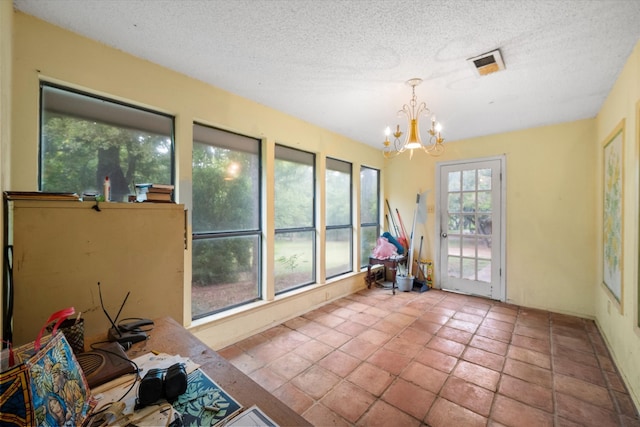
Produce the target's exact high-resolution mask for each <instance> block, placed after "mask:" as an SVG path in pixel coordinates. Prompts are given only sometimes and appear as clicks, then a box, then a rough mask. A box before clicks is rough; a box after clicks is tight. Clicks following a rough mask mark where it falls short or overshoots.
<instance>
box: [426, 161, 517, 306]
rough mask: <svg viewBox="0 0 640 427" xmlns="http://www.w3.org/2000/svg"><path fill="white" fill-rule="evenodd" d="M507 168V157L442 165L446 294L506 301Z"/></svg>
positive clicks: (442, 257) (442, 264)
mask: <svg viewBox="0 0 640 427" xmlns="http://www.w3.org/2000/svg"><path fill="white" fill-rule="evenodd" d="M503 165H504V157H501V158H491V159H482V160H466V161H461V162H455V163H444V164H440V165H438V174H439V175H438V177H439V186H438V197H439V200H438V206H439V218H438V219H439V221H437V224H436V226H438V227H439V230H438V231H439V235H440V237H439V240H440V244H439V260H440V261H439V266H440V269H439V270H440V271H439V276H440V286H441V288H442V289H444V290H449V291H454V292H461V293H465V294H471V295H478V296H484V297H488V298H491V299H496V300H502V301H504V300H505V297H506V296H505V289H504V273H505V271H504V251H503V245H504V242H503V224H502V221H503V211H504V209H503V200H502V199H503V194H504V187H503V181H502V169H503Z"/></svg>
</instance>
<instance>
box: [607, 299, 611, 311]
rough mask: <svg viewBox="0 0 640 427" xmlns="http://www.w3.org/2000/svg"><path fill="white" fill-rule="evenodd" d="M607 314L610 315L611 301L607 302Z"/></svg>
mask: <svg viewBox="0 0 640 427" xmlns="http://www.w3.org/2000/svg"><path fill="white" fill-rule="evenodd" d="M607 314H611V301H607Z"/></svg>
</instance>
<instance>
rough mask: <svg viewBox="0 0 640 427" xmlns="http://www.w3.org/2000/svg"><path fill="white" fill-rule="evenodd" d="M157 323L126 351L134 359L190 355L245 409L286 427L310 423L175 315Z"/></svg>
mask: <svg viewBox="0 0 640 427" xmlns="http://www.w3.org/2000/svg"><path fill="white" fill-rule="evenodd" d="M154 322H155V326H154V328H153V330H152V331H150V332H149V339H148V340H146V341H143V342H139V343H136V344H134V345H133V346H132V347H131V349H129V351H127V355H128V356H129V357H130V358H131V359H134V358H136V357H138V356H141V355H143V354H146V353H149V352H151V351H159V352H163V353H168V354H179V355H180V356H184V357H189V358H190V359H191V360H193V361H194V362H195V363H197V364H199V365H200V369H202V370H203V371H204V372H205V373H206V374H207V375H209V376H210V377H211V378H212V379H213V380H214V381H215V382H217V383H218V384H219V385H220V386H221V387H222V388H223V389H224V390H225V391H226V392H227V393H229V394H230V395H231V396H232V397H233V398H235V399H236V400H237V401H238V402H239V403H240V404H241V405H242V406H243V407H244V408H249V407H250V406H252V405H257V406H258V407H259V408H260V409H262V410H263V411H264V413H266V414H267V415H268V416H269V417H271V418H272V419H273V420H274V421H275V422H276V423H277V424H279V425H281V426H283V427H284V426H310V425H311V424H310V423H309V422H308V421H307V420H305V419H304V418H302V416H300V415H299V414H297V413H296V412H295V411H294V410H293V409H291V408H289V407H288V406H287V405H285V404H284V403H283V402H282V401H281V400H279V399H278V398H276V397H275V396H274V395H272V394H271V393H269V392H268V391H267V390H265V389H264V388H262V387H261V386H260V385H259V384H258V383H256V382H255V381H253V380H252V379H251V378H249V377H248V376H247V375H245V374H244V373H243V372H242V371H240V370H239V369H238V368H236V367H235V366H233V365H232V364H231V363H229V362H228V361H227V360H226V359H225V358H223V357H222V356H220V355H219V354H218V353H216V352H215V351H214V350H213V349H211V348H210V347H209V346H207V345H206V344H205V343H203V342H202V341H200V340H199V339H198V338H196V336H195V335H193V334H192V333H191V332H189V331H188V330H186V329H185V328H184V327H183V326H182V325H180V324H179V323H178V322H176V321H175V320H173V319H172V318H170V317H163V318H160V319H156V320H154Z"/></svg>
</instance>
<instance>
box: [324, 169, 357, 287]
mask: <svg viewBox="0 0 640 427" xmlns="http://www.w3.org/2000/svg"><path fill="white" fill-rule="evenodd" d="M326 169H327V170H326V177H325V183H326V186H325V188H326V218H325V220H326V227H327V229H326V233H325V236H326V238H325V243H326V251H325V254H326V255H325V259H326V273H327V278H330V277H335V276H338V275H340V274H344V273H348V272H350V271H352V270H353V268H352V265H353V261H352V259H353V245H352V244H351V242H352V241H353V227H352V226H351V205H352V203H351V163H347V162H343V161H341V160H335V159H327V167H326Z"/></svg>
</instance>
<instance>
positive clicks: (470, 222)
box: [462, 215, 476, 234]
mask: <svg viewBox="0 0 640 427" xmlns="http://www.w3.org/2000/svg"><path fill="white" fill-rule="evenodd" d="M462 232H463V233H464V234H475V232H476V216H475V215H463V224H462Z"/></svg>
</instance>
